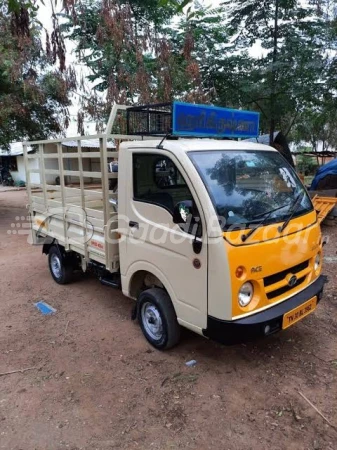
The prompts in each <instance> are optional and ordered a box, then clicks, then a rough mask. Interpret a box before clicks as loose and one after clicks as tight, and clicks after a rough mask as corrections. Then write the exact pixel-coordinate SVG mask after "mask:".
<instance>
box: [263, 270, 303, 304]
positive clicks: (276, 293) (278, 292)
mask: <svg viewBox="0 0 337 450" xmlns="http://www.w3.org/2000/svg"><path fill="white" fill-rule="evenodd" d="M304 280H305V276H304V277H302V278H299V279H298V280H297V281H296V284H294V286H289V285H286V286H283V287H281V288H279V289H276V290H275V291H272V292H269V294H267V298H268V300H272V299H273V298H275V297H278V296H279V295H282V294H285V293H286V292H288V291H290V290H291V289H295V288H296V287H297V286H299V285H300V284H302V283H303V282H304Z"/></svg>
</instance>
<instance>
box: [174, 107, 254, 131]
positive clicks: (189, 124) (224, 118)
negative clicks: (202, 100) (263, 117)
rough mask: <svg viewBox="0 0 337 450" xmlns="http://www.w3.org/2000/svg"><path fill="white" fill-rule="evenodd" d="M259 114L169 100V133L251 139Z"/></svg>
mask: <svg viewBox="0 0 337 450" xmlns="http://www.w3.org/2000/svg"><path fill="white" fill-rule="evenodd" d="M259 119H260V114H259V113H257V112H254V111H241V110H237V109H229V108H219V107H217V106H208V105H194V104H192V103H181V102H174V103H173V130H172V132H173V135H175V136H194V137H198V136H200V137H218V138H224V137H228V138H253V137H257V136H258V135H259Z"/></svg>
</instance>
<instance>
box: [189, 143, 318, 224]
mask: <svg viewBox="0 0 337 450" xmlns="http://www.w3.org/2000/svg"><path fill="white" fill-rule="evenodd" d="M188 155H189V157H190V158H191V160H192V162H193V164H194V165H195V167H196V168H197V170H198V172H199V174H200V176H201V178H202V180H203V182H204V184H205V186H206V188H207V190H208V192H209V195H210V196H211V199H212V202H213V204H214V207H215V209H216V212H217V214H218V217H219V220H220V223H221V226H222V228H223V229H224V230H226V229H228V228H229V227H230V228H231V229H232V228H234V227H233V225H237V226H238V227H241V228H242V227H244V228H247V227H249V225H250V224H256V223H259V222H261V221H263V224H270V223H275V222H280V221H283V220H286V219H287V218H288V217H289V215H290V214H292V212H293V211H292V207H293V204H294V202H295V200H296V198H299V195H301V201H300V202H299V204H298V205H296V211H295V213H294V216H293V217H297V216H299V215H302V214H305V213H307V212H309V211H312V209H313V206H312V203H311V200H310V198H309V196H308V194H307V192H306V190H305V189H304V187H303V185H302V183H301V182H300V181H299V179H298V177H297V175H296V173H295V171H294V170H293V169H292V167H291V166H290V165H289V164H288V163H287V161H286V160H285V159H284V158H283V157H282V156H281V155H280V154H279V153H278V152H273V151H258V150H253V151H252V150H249V151H247V150H246V151H245V150H237V151H232V150H231V151H225V150H214V151H213V150H212V151H201V152H200V151H199V152H189V153H188Z"/></svg>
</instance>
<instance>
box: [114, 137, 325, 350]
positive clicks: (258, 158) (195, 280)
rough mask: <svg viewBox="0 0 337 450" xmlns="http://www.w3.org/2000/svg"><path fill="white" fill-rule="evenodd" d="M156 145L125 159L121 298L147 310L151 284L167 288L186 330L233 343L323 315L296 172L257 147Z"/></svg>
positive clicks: (317, 237)
mask: <svg viewBox="0 0 337 450" xmlns="http://www.w3.org/2000/svg"><path fill="white" fill-rule="evenodd" d="M158 144H159V143H158V142H156V141H148V142H132V143H124V144H122V148H121V155H120V159H119V181H120V185H119V194H118V195H119V217H120V222H119V227H118V228H119V232H120V233H121V240H120V255H121V259H120V270H121V280H122V289H123V293H124V294H125V295H127V296H130V297H133V298H135V299H137V298H138V297H139V295H140V294H141V292H142V291H143V289H144V283H146V282H148V283H149V286H153V287H159V288H161V289H164V290H165V291H166V292H167V294H168V295H169V297H170V299H171V301H172V304H173V306H174V310H175V313H176V316H177V320H178V323H179V324H180V325H182V326H185V327H187V328H189V329H191V330H193V331H195V332H197V333H199V334H202V335H204V336H206V337H210V338H213V339H216V340H217V341H220V342H223V343H237V342H242V341H244V340H247V339H250V338H253V337H256V336H259V335H260V336H263V335H269V334H271V333H274V332H276V331H279V330H281V329H284V328H287V327H288V326H290V325H292V324H293V323H295V322H296V321H297V320H299V319H301V318H302V317H304V316H305V315H306V314H308V313H309V312H310V311H311V310H313V309H314V308H315V307H316V304H317V302H318V301H319V300H320V298H321V296H322V289H323V279H322V277H320V273H321V261H322V257H321V252H322V238H321V231H320V227H319V225H318V223H317V215H316V212H315V210H314V208H313V205H312V203H311V200H310V198H309V196H308V194H307V192H306V190H305V188H304V187H303V185H302V184H301V182H300V180H299V179H298V177H297V175H296V173H295V172H294V170H293V169H292V167H291V166H290V165H289V164H288V163H287V161H286V160H285V159H284V158H283V157H282V156H281V155H280V154H279V153H278V152H277V151H276V150H275V149H274V148H272V147H269V146H265V145H260V144H254V143H247V142H235V141H218V140H211V139H179V140H178V141H175V140H166V141H165V142H164V144H163V147H162V148H160V149H159V148H158ZM126 179H127V180H128V182H127V183H125V182H123V180H126ZM289 219H290V220H289ZM151 283H152V284H151ZM154 316H155V315H154ZM151 317H152V316H151ZM152 320H153V321H155V319H154V318H153V317H152ZM155 325H156V324H155Z"/></svg>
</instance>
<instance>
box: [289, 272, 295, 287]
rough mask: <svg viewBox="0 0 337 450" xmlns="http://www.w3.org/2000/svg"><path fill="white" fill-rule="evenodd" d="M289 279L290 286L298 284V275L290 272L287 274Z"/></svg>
mask: <svg viewBox="0 0 337 450" xmlns="http://www.w3.org/2000/svg"><path fill="white" fill-rule="evenodd" d="M287 281H288V286H290V287H294V286H296V283H297V276H296V275H293V274H291V273H290V274H289V275H287Z"/></svg>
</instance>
